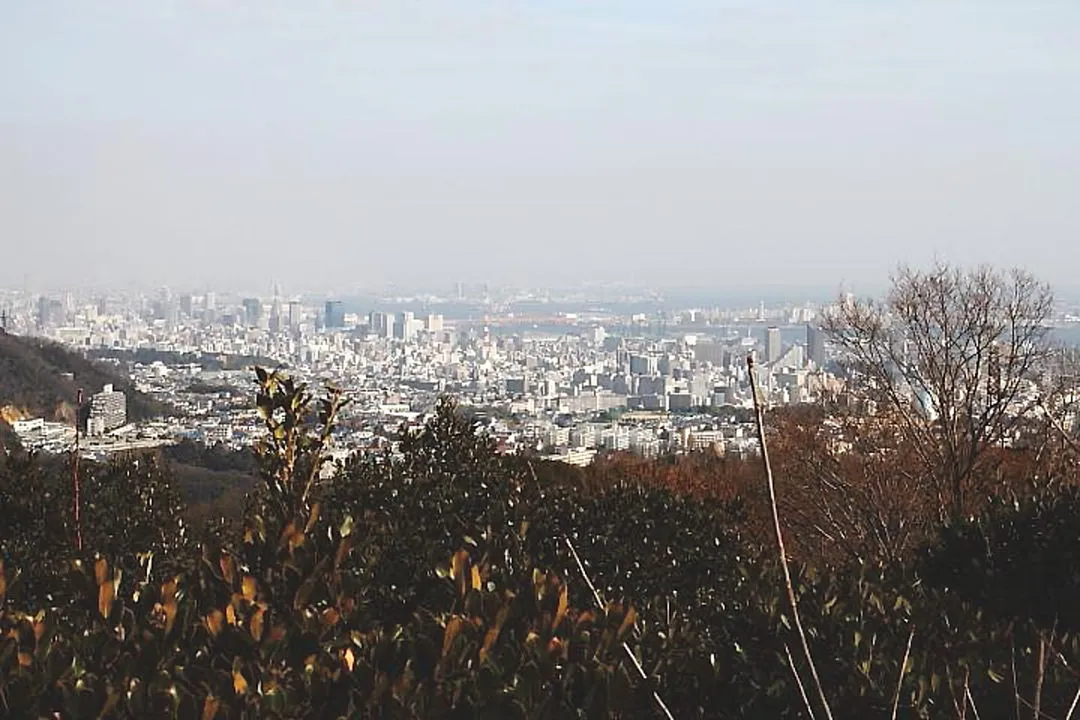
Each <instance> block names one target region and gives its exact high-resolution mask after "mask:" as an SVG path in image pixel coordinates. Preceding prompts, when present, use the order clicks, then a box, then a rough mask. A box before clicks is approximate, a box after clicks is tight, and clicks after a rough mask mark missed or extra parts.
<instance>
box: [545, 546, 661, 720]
mask: <svg viewBox="0 0 1080 720" xmlns="http://www.w3.org/2000/svg"><path fill="white" fill-rule="evenodd" d="M563 540H564V541H565V542H566V547H568V548H570V554H571V555H573V556H574V562H576V563H577V566H578V570H579V571H580V572H581V576H582V577H583V578H585V583H586V584H587V585H588V586H589V589H590V590H592V594H593V597H594V598H595V599H596V605H597V607H599V608H604V607H605V605H604V600H603V598H601V597H600V591H599V590H597V589H596V585H595V584H593V581H592V578H590V577H589V573H588V571H586V570H585V564H584V563H582V562H581V557H580V556H579V555H578V554H577V550H575V549H574V544H573V543H572V542H570V538H568V537H567V536H565V535H563ZM622 647H623V650H624V651H625V652H626V655H627V657H629V658H630V662H631V663H633V665H634V668H635V669H636V670H637V672H638V675H640V676H641V679H642V680H644V681H645V682H648V681H649V676H648V674H647V673H646V672H645V668H643V667H642V666H641V662H640V661H639V660H638V659H637V655H635V654H634V651H633V650H631V649H630V645H629V644H628V643H627V642H626V641H625V640H624V641H623V644H622ZM652 696H653V700H654V701H655V702H656V706H657V707H658V708H660V712H662V713H663V714H664V717H666V718H667V720H675V716H674V715H672V714H671V710H669V709H668V706H667V703H665V702H664V699H663V698H662V697H660V692H659V691H658V690H653V692H652Z"/></svg>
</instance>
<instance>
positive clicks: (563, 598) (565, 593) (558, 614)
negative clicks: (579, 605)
mask: <svg viewBox="0 0 1080 720" xmlns="http://www.w3.org/2000/svg"><path fill="white" fill-rule="evenodd" d="M569 607H570V590H569V588H568V587H567V586H566V585H563V586H562V592H560V593H559V608H558V610H556V611H555V619H554V620H552V621H551V629H552V630H553V631H554V630H555V629H556V628H558V627H559V624H560V623H561V622H562V621H563V618H564V617H566V610H567V609H568V608H569Z"/></svg>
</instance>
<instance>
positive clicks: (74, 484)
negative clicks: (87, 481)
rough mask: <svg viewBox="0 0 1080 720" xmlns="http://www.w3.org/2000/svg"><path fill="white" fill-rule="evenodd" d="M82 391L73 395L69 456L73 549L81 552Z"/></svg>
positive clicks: (80, 389)
mask: <svg viewBox="0 0 1080 720" xmlns="http://www.w3.org/2000/svg"><path fill="white" fill-rule="evenodd" d="M82 402H83V391H82V388H79V391H78V393H77V394H76V396H75V452H73V453H72V456H71V494H72V509H73V511H74V515H75V549H76V550H78V551H79V552H82V549H83V534H82V496H81V492H80V490H81V488H82V484H81V483H80V481H79V455H80V454H81V451H80V449H79V413H80V411H81V410H82Z"/></svg>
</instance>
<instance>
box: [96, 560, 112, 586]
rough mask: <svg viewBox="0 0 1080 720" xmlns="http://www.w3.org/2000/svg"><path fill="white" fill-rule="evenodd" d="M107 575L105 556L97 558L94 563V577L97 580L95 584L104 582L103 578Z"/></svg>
mask: <svg viewBox="0 0 1080 720" xmlns="http://www.w3.org/2000/svg"><path fill="white" fill-rule="evenodd" d="M108 575H109V561H108V560H106V559H105V558H98V559H97V562H95V563H94V579H95V580H97V584H98V585H101V584H102V583H104V582H105V579H106V578H107V577H108Z"/></svg>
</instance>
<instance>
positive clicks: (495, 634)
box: [480, 627, 499, 662]
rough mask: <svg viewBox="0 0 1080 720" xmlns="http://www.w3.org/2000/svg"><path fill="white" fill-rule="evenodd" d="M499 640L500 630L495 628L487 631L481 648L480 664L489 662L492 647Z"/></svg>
mask: <svg viewBox="0 0 1080 720" xmlns="http://www.w3.org/2000/svg"><path fill="white" fill-rule="evenodd" d="M498 639H499V628H497V627H493V628H491V629H490V630H488V631H487V634H486V635H484V644H483V646H482V647H481V648H480V662H484V661H485V660H487V657H488V653H489V652H491V646H492V645H494V644H495V641H496V640H498Z"/></svg>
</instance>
